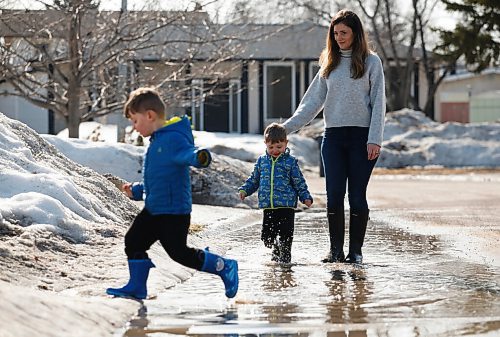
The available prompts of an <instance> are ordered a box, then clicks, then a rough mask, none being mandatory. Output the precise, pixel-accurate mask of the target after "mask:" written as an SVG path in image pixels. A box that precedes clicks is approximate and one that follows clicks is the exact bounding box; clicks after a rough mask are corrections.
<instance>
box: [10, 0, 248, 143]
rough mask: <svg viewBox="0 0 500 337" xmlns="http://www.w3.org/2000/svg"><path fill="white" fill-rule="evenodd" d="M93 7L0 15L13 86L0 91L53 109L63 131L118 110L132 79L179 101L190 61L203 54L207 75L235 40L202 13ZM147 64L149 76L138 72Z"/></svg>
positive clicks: (74, 3)
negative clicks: (115, 9)
mask: <svg viewBox="0 0 500 337" xmlns="http://www.w3.org/2000/svg"><path fill="white" fill-rule="evenodd" d="M98 5H99V4H98V3H97V2H94V1H91V0H63V1H55V2H53V4H51V5H46V6H47V9H45V10H36V11H30V10H26V11H25V10H21V11H16V10H7V11H6V10H4V11H3V13H2V15H1V17H0V32H1V33H2V34H1V35H2V36H3V37H4V42H3V43H1V44H0V58H1V60H0V71H1V76H2V78H3V79H4V80H5V81H7V82H8V83H10V84H11V85H12V86H13V88H14V89H15V91H14V92H3V93H0V94H3V95H18V96H21V97H24V98H25V99H27V100H28V101H30V102H31V103H33V104H35V105H37V106H39V107H42V108H45V109H49V110H51V111H53V112H54V113H55V114H56V115H57V116H60V117H62V118H64V120H65V121H66V125H67V127H68V129H69V136H70V137H78V136H79V124H80V123H81V122H84V121H87V120H90V119H93V118H96V117H100V116H104V115H106V114H109V113H111V112H116V111H120V110H121V107H122V105H123V102H124V100H125V99H126V96H127V94H128V92H129V91H130V90H131V89H133V88H134V87H137V86H139V85H144V84H147V85H152V86H157V87H159V88H160V89H161V91H163V93H164V94H165V95H166V96H167V97H177V98H178V99H179V100H182V99H184V100H185V99H186V97H185V95H186V94H185V93H186V92H187V91H186V84H188V82H189V80H190V75H189V69H190V67H192V65H193V63H194V62H195V61H199V60H200V59H203V60H204V61H206V67H205V71H206V73H214V72H215V70H214V69H215V68H217V66H218V65H220V64H221V63H222V62H224V61H226V60H228V59H230V58H231V57H232V56H233V55H234V54H235V53H237V50H238V48H239V47H240V46H241V41H240V40H239V39H238V36H237V33H238V32H237V30H234V29H233V30H231V29H227V28H226V27H225V26H221V25H215V24H213V23H212V22H211V21H210V19H209V17H208V15H207V13H205V12H202V11H187V10H184V11H134V12H126V11H100V10H99V9H98ZM159 64H160V65H161V66H163V68H162V67H161V66H160V67H159V66H158V65H159ZM148 68H151V69H153V70H154V71H156V72H155V75H156V76H150V77H146V76H144V74H140V71H143V72H145V71H146V70H147V69H148ZM159 68H162V70H163V72H161V71H158V69H159ZM220 69H222V68H220ZM224 71H228V70H227V69H226V70H220V72H224ZM125 75H126V76H125ZM218 75H219V76H222V74H217V73H215V77H217V76H218ZM212 77H213V76H212ZM172 83H177V84H183V85H184V86H183V88H182V90H180V86H178V85H172Z"/></svg>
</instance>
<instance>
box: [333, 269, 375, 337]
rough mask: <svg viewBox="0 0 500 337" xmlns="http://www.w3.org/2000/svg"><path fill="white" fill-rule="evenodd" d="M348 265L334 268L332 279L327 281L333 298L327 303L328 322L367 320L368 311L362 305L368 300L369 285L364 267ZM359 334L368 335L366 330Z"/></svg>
mask: <svg viewBox="0 0 500 337" xmlns="http://www.w3.org/2000/svg"><path fill="white" fill-rule="evenodd" d="M347 267H348V268H349V269H347V270H342V269H333V270H332V271H331V279H330V280H328V281H326V282H325V284H326V286H327V287H328V290H329V292H330V298H331V300H330V302H329V303H327V304H326V308H327V319H326V322H328V323H344V324H345V323H365V322H367V319H366V317H367V313H366V312H365V310H364V309H363V307H362V306H361V304H362V303H365V302H366V297H367V294H368V286H369V284H368V281H367V280H366V274H365V270H364V267H363V266H356V265H353V266H349V265H348V266H347ZM336 336H343V335H336ZM350 336H351V335H350ZM357 336H366V332H363V333H362V334H359V335H357Z"/></svg>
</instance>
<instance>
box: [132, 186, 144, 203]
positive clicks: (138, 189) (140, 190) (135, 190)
mask: <svg viewBox="0 0 500 337" xmlns="http://www.w3.org/2000/svg"><path fill="white" fill-rule="evenodd" d="M143 195H144V184H143V183H133V184H132V199H133V200H136V201H141V200H142V199H143Z"/></svg>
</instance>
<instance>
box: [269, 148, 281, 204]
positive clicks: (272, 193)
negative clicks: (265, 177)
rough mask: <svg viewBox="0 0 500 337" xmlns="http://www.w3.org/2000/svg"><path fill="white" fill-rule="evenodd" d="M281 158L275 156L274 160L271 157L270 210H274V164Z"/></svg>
mask: <svg viewBox="0 0 500 337" xmlns="http://www.w3.org/2000/svg"><path fill="white" fill-rule="evenodd" d="M279 157H281V154H280V155H279V156H277V157H276V158H273V156H271V208H274V201H273V199H274V198H273V195H274V163H276V161H277V160H278V158H279Z"/></svg>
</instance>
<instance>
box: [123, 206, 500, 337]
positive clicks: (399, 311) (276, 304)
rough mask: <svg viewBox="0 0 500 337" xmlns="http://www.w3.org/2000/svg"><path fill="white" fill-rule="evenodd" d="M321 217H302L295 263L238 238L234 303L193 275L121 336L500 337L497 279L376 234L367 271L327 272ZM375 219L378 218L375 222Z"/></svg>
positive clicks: (427, 240) (256, 232)
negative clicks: (281, 260)
mask: <svg viewBox="0 0 500 337" xmlns="http://www.w3.org/2000/svg"><path fill="white" fill-rule="evenodd" d="M325 218H326V217H325V214H324V212H318V211H316V212H303V213H298V214H297V217H296V229H295V237H294V244H293V249H292V262H293V263H292V264H291V265H286V266H284V265H279V264H277V263H274V262H271V254H270V250H268V249H266V248H265V247H264V245H263V244H262V243H261V242H260V240H259V238H260V225H258V224H257V225H252V226H248V227H246V228H243V229H241V230H237V231H233V232H232V233H231V235H230V236H231V237H229V236H227V237H224V238H218V240H227V241H228V242H227V244H228V246H230V247H232V248H231V249H230V250H229V251H228V253H227V254H228V255H229V256H231V257H235V258H237V259H238V261H239V266H240V289H239V292H238V295H237V296H236V298H235V299H232V300H227V299H226V298H225V297H224V289H223V284H222V282H221V281H220V279H219V278H218V277H215V276H212V275H208V274H206V273H195V275H194V276H193V277H192V278H190V279H189V280H187V281H186V282H184V283H182V284H179V285H177V286H176V287H174V288H172V289H170V290H169V291H167V292H165V293H163V294H159V295H158V297H157V299H155V300H151V301H145V304H144V306H143V308H142V309H141V311H140V312H139V314H138V316H137V317H136V318H134V319H133V320H132V321H131V322H130V323H129V326H128V327H127V328H126V329H125V331H124V332H123V333H120V335H122V336H127V337H133V336H155V337H156V336H175V335H178V336H179V335H181V336H182V335H189V336H244V335H245V336H246V335H252V336H255V335H259V336H328V337H334V336H349V337H352V336H366V337H368V336H370V337H371V336H384V337H387V336H397V337H406V336H411V337H413V336H415V337H416V336H440V337H446V336H450V337H451V336H498V335H499V334H500V282H499V281H500V270H499V269H498V268H495V267H488V266H485V265H481V264H473V263H468V262H466V261H463V260H460V259H458V258H455V257H452V256H450V255H448V254H446V246H445V243H443V242H440V241H439V240H437V238H436V237H433V236H421V235H415V234H409V233H407V232H405V231H403V230H400V229H394V228H391V227H389V226H387V225H385V224H383V223H373V222H372V223H371V224H370V225H369V229H368V233H367V237H366V241H365V242H366V243H365V247H364V250H363V252H364V256H365V263H364V264H363V265H360V266H355V265H348V264H341V263H338V264H323V263H321V262H320V260H321V258H322V257H323V255H324V254H325V252H326V249H327V246H328V237H327V224H326V221H325ZM374 218H375V217H374Z"/></svg>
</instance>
